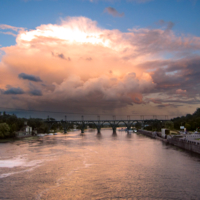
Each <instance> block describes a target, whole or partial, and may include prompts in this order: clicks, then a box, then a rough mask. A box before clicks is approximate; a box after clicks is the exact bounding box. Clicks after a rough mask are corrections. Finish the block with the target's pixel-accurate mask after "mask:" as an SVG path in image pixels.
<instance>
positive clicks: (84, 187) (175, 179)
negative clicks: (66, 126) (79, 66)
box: [0, 129, 200, 200]
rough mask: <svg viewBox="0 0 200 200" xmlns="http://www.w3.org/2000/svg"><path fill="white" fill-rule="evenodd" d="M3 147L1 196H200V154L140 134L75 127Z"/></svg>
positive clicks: (179, 197) (88, 197) (25, 197)
mask: <svg viewBox="0 0 200 200" xmlns="http://www.w3.org/2000/svg"><path fill="white" fill-rule="evenodd" d="M0 149H1V151H0V180H1V181H0V199H6V198H7V199H48V200H49V199H117V198H121V199H198V198H199V196H200V191H199V179H198V177H199V175H200V171H199V168H200V162H199V160H200V157H199V156H198V155H194V154H190V153H188V152H185V151H180V150H179V149H177V148H175V147H173V146H169V145H166V144H164V143H162V142H161V141H158V140H155V139H150V138H147V137H145V136H143V135H140V134H135V133H131V134H127V133H126V132H122V131H121V132H117V134H115V135H113V133H112V130H111V129H102V130H101V134H97V132H96V131H91V130H86V131H85V133H84V135H81V133H80V131H75V132H70V133H68V134H65V135H64V134H58V135H56V136H45V137H42V138H39V139H38V140H34V141H17V142H15V143H7V144H3V145H2V144H0ZM11 183H12V184H11ZM183 194H184V195H183Z"/></svg>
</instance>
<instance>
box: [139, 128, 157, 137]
mask: <svg viewBox="0 0 200 200" xmlns="http://www.w3.org/2000/svg"><path fill="white" fill-rule="evenodd" d="M138 132H139V133H141V134H143V135H146V136H148V137H151V138H155V136H154V135H153V133H152V132H151V131H145V130H139V131H138Z"/></svg>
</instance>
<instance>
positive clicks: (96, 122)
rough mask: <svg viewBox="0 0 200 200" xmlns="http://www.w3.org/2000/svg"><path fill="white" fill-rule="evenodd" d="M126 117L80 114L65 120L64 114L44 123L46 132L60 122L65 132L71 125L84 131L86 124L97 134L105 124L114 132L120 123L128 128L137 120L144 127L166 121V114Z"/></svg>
mask: <svg viewBox="0 0 200 200" xmlns="http://www.w3.org/2000/svg"><path fill="white" fill-rule="evenodd" d="M127 118H128V119H127V120H116V117H115V116H113V120H100V117H99V116H98V120H84V117H83V116H82V119H81V120H66V116H65V120H60V121H56V120H46V121H45V123H46V124H47V125H48V132H49V131H50V129H51V127H52V126H53V125H54V124H61V125H62V127H63V129H64V133H67V130H68V129H69V127H70V126H72V125H77V126H79V128H80V130H81V133H84V130H85V129H86V128H87V126H90V125H92V126H94V127H95V128H96V129H97V133H98V134H100V133H101V128H103V127H105V126H109V127H111V128H112V130H113V134H116V130H117V127H119V126H120V125H123V126H125V127H126V128H127V130H130V129H131V127H132V126H133V125H134V124H136V123H137V122H139V123H141V125H142V127H144V125H145V123H152V122H155V121H160V122H165V121H168V119H167V117H166V116H165V118H163V119H156V117H155V116H153V119H144V116H141V119H140V120H134V119H133V120H131V119H130V117H129V116H128V117H127ZM48 119H49V118H48Z"/></svg>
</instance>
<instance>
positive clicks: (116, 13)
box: [104, 7, 124, 17]
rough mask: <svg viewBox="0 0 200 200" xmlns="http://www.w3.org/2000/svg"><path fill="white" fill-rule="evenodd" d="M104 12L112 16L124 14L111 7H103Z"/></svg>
mask: <svg viewBox="0 0 200 200" xmlns="http://www.w3.org/2000/svg"><path fill="white" fill-rule="evenodd" d="M104 12H105V13H108V14H110V15H112V16H113V17H123V16H124V13H119V12H118V11H117V10H115V9H114V8H112V7H107V8H105V9H104Z"/></svg>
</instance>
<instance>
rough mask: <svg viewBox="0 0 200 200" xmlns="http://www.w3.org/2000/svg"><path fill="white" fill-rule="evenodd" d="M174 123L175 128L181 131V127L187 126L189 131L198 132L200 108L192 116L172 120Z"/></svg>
mask: <svg viewBox="0 0 200 200" xmlns="http://www.w3.org/2000/svg"><path fill="white" fill-rule="evenodd" d="M172 121H173V122H174V128H175V129H178V130H179V129H180V126H185V128H186V129H187V130H188V131H193V130H197V129H199V128H200V108H197V110H196V111H195V112H194V113H193V114H192V115H191V114H187V115H186V116H182V117H177V118H174V119H173V120H172Z"/></svg>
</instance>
